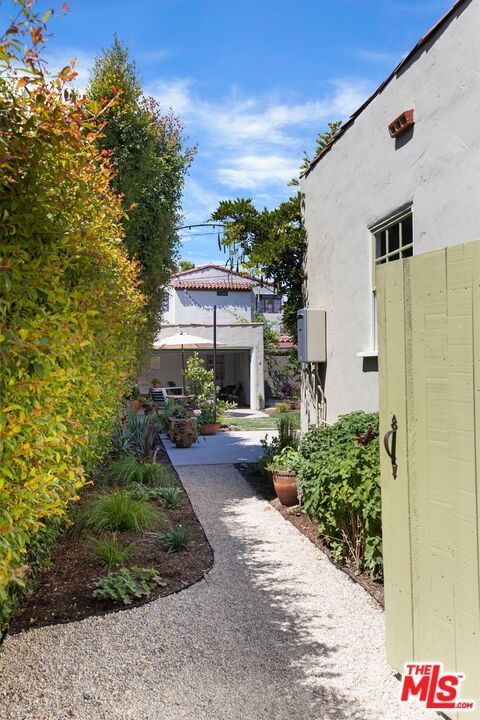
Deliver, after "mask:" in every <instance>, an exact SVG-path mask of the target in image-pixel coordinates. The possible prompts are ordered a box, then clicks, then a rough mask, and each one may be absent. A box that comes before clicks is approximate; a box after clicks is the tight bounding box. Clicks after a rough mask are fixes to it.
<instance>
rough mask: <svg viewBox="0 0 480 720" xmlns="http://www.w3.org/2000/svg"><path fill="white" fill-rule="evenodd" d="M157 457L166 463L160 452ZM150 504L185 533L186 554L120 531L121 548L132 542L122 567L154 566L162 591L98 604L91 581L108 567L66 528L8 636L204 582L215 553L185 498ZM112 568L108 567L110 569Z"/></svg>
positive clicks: (88, 495) (86, 542)
mask: <svg viewBox="0 0 480 720" xmlns="http://www.w3.org/2000/svg"><path fill="white" fill-rule="evenodd" d="M157 459H158V460H159V462H163V464H169V460H168V456H167V455H166V453H164V452H161V453H160V457H159V458H157ZM171 470H172V473H173V475H174V478H175V481H176V482H177V483H178V484H180V481H179V480H178V476H177V474H176V472H175V470H173V468H171ZM98 492H99V489H97V488H95V487H94V488H92V489H91V490H87V491H86V492H85V493H84V496H83V498H82V500H81V501H80V502H81V503H86V502H89V501H90V500H91V499H92V498H93V496H94V495H95V494H96V493H98ZM153 504H154V505H157V506H158V507H159V508H160V509H161V510H162V512H163V513H164V515H165V516H166V518H167V523H170V524H171V525H173V526H175V527H176V526H178V525H182V526H183V527H186V528H188V529H189V531H190V533H191V537H192V541H191V542H190V544H189V547H188V550H186V551H184V552H178V553H167V552H165V551H164V550H162V548H161V546H160V544H159V543H158V542H157V541H155V540H154V539H153V538H151V537H150V536H149V535H148V533H135V532H118V533H117V539H118V541H119V543H120V544H121V545H127V544H129V543H133V545H134V548H135V549H134V553H133V555H132V556H131V557H130V558H129V559H128V560H127V561H126V562H125V563H124V564H123V565H124V566H126V567H132V566H134V565H137V566H139V567H148V568H155V569H156V570H157V571H158V572H159V573H160V575H161V576H162V578H163V579H164V580H165V581H166V583H167V584H166V586H165V587H161V588H157V589H156V590H154V592H153V593H152V595H151V596H150V597H149V598H148V600H146V601H145V600H143V601H140V602H137V603H132V604H131V605H123V604H118V603H115V602H113V601H100V600H96V599H95V598H93V597H92V592H93V589H94V584H95V581H96V580H98V578H100V577H102V576H103V575H106V574H107V573H108V570H109V569H108V567H107V566H105V565H104V564H103V563H102V562H101V561H99V560H97V559H96V558H95V556H94V553H93V551H92V549H91V543H90V542H89V540H88V538H86V537H85V536H83V535H78V534H76V533H74V532H73V531H72V530H67V531H66V532H65V533H64V534H63V535H62V536H61V537H60V539H59V542H58V544H57V547H56V550H55V552H54V555H53V558H52V563H51V567H50V569H49V570H47V571H45V572H44V573H43V574H42V575H41V576H40V577H39V579H38V582H37V584H36V587H35V589H34V591H33V592H32V593H31V594H30V595H29V596H28V597H26V598H25V600H24V602H23V604H22V606H21V608H20V611H19V613H18V614H17V615H16V617H15V618H14V620H13V622H12V624H11V626H10V629H9V632H10V633H15V632H19V631H20V630H26V629H28V628H33V627H40V626H42V625H52V624H56V623H64V622H71V621H73V620H81V619H83V618H86V617H89V616H91V615H104V614H105V613H108V612H112V611H115V610H121V609H127V608H132V607H135V606H138V605H142V604H144V603H145V602H150V601H151V600H155V599H156V598H158V597H162V596H164V595H170V594H171V593H174V592H177V591H178V590H182V589H183V588H185V587H187V586H188V585H191V584H192V583H194V582H196V581H197V580H199V579H200V578H202V577H203V576H204V573H205V572H207V571H208V570H209V569H210V568H211V567H212V565H213V552H212V549H211V547H210V545H209V543H208V540H207V538H206V536H205V533H204V531H203V528H202V526H201V525H200V523H199V521H198V519H197V517H196V515H195V513H194V511H193V508H192V505H191V503H190V500H189V499H188V496H187V494H186V493H185V491H184V492H183V495H182V499H181V502H180V504H179V505H178V507H177V508H175V509H174V510H167V509H165V507H164V506H163V505H162V503H161V502H158V503H157V502H153ZM116 569H118V568H117V567H112V568H111V570H112V571H113V570H116Z"/></svg>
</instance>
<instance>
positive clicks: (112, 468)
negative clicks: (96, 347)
mask: <svg viewBox="0 0 480 720" xmlns="http://www.w3.org/2000/svg"><path fill="white" fill-rule="evenodd" d="M103 479H104V481H105V482H107V483H108V484H109V485H125V486H129V485H131V484H132V483H140V484H142V485H170V484H171V482H172V473H171V471H170V470H169V468H168V467H166V466H165V465H159V464H158V463H155V462H140V460H139V459H138V458H136V457H135V456H134V455H125V456H124V457H121V458H118V460H115V461H114V462H112V463H111V465H109V467H108V468H107V469H106V471H105V474H104V478H103Z"/></svg>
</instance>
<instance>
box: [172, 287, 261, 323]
mask: <svg viewBox="0 0 480 720" xmlns="http://www.w3.org/2000/svg"><path fill="white" fill-rule="evenodd" d="M174 293H175V307H174V317H173V318H172V322H175V323H176V324H180V325H182V324H184V323H191V322H195V323H206V324H212V323H213V306H214V305H216V306H217V323H232V322H251V321H252V317H253V308H254V303H255V298H254V295H253V292H251V291H245V292H243V291H239V290H231V291H230V290H229V291H228V295H217V291H216V290H191V289H189V290H174Z"/></svg>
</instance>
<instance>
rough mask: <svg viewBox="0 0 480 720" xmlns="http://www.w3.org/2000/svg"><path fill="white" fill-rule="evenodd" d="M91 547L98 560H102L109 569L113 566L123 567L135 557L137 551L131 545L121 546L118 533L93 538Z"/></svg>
mask: <svg viewBox="0 0 480 720" xmlns="http://www.w3.org/2000/svg"><path fill="white" fill-rule="evenodd" d="M90 545H91V548H92V552H93V555H94V556H95V557H96V558H97V560H100V561H101V562H103V563H105V565H108V566H109V567H110V566H111V565H123V563H125V562H126V561H127V560H128V559H129V558H130V557H131V556H132V555H133V552H134V550H135V548H134V546H133V545H132V544H131V543H129V544H128V545H121V544H120V543H119V541H118V538H117V535H116V533H111V534H110V535H105V536H104V537H100V538H92V539H91V541H90Z"/></svg>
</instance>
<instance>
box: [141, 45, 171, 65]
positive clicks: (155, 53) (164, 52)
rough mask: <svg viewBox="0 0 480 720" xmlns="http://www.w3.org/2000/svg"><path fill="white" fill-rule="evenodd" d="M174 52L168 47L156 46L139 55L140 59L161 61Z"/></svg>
mask: <svg viewBox="0 0 480 720" xmlns="http://www.w3.org/2000/svg"><path fill="white" fill-rule="evenodd" d="M174 54H175V53H174V52H173V50H171V49H170V48H157V49H156V50H149V51H148V52H144V53H142V54H141V55H140V58H141V60H143V61H148V62H161V61H162V60H167V59H168V58H171V57H172V56H173V55H174Z"/></svg>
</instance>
